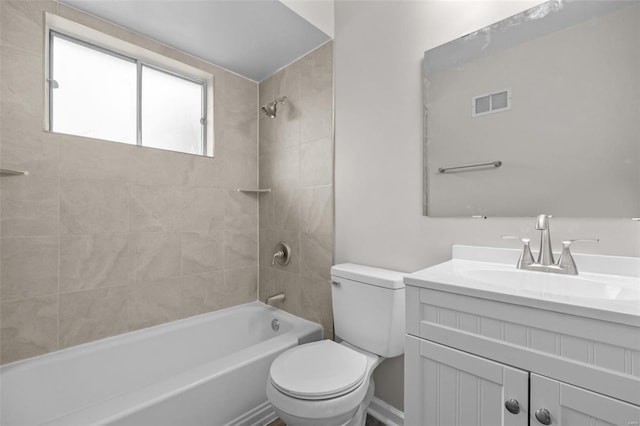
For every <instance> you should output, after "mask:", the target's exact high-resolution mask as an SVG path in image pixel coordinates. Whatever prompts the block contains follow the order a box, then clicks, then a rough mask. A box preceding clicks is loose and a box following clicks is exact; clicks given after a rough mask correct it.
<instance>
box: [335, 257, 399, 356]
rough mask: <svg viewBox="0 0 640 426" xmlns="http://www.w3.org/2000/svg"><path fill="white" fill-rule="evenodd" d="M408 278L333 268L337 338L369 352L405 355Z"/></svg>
mask: <svg viewBox="0 0 640 426" xmlns="http://www.w3.org/2000/svg"><path fill="white" fill-rule="evenodd" d="M404 275H405V274H403V273H401V272H396V271H390V270H388V269H380V268H373V267H371V266H363V265H356V264H353V263H343V264H340V265H335V266H334V267H332V268H331V282H332V286H331V299H332V302H333V322H334V327H335V334H336V336H338V337H339V338H341V339H342V340H344V341H346V342H348V343H350V344H352V345H355V346H357V347H359V348H361V349H364V350H366V351H368V352H371V353H374V354H377V355H380V356H383V357H385V358H391V357H394V356H398V355H402V354H403V353H404V333H405V327H404V312H405V311H404V304H405V302H404V283H403V282H402V278H403V277H404Z"/></svg>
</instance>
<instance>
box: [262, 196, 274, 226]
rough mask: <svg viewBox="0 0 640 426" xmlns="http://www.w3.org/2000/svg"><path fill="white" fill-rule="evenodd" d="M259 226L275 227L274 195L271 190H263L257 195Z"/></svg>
mask: <svg viewBox="0 0 640 426" xmlns="http://www.w3.org/2000/svg"><path fill="white" fill-rule="evenodd" d="M258 210H259V214H260V220H259V224H260V228H265V229H273V228H275V223H276V222H275V196H274V195H273V192H263V193H261V194H260V196H259V206H258Z"/></svg>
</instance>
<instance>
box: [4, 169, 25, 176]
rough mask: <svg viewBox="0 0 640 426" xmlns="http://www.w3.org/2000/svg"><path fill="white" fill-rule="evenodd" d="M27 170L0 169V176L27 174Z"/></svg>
mask: <svg viewBox="0 0 640 426" xmlns="http://www.w3.org/2000/svg"><path fill="white" fill-rule="evenodd" d="M28 175H29V172H28V171H26V170H10V169H0V176H28Z"/></svg>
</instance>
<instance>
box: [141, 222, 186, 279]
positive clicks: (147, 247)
mask: <svg viewBox="0 0 640 426" xmlns="http://www.w3.org/2000/svg"><path fill="white" fill-rule="evenodd" d="M129 244H130V247H131V269H132V272H131V277H132V278H133V279H134V280H136V281H150V280H155V279H159V278H167V277H176V276H179V275H180V274H181V262H182V248H181V247H182V243H181V235H180V233H179V232H172V233H164V232H144V233H132V234H130V240H129Z"/></svg>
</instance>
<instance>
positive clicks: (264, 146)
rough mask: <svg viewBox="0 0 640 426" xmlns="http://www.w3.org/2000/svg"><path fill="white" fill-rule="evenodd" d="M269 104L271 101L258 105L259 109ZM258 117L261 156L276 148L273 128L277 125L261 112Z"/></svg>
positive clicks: (272, 119)
mask: <svg viewBox="0 0 640 426" xmlns="http://www.w3.org/2000/svg"><path fill="white" fill-rule="evenodd" d="M260 87H262V83H261V84H260ZM261 90H262V89H261ZM272 100H273V99H272ZM269 102H271V101H267V102H265V103H264V104H260V107H262V106H263V105H266V104H267V103H269ZM258 117H259V119H258V131H259V136H258V152H259V153H260V155H262V154H265V153H267V152H271V151H275V150H276V149H277V148H278V145H277V142H278V141H277V140H276V137H275V128H276V126H277V125H278V123H277V122H276V120H275V119H274V118H269V117H267V116H266V115H265V114H264V113H263V112H262V111H260V113H259V115H258Z"/></svg>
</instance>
